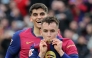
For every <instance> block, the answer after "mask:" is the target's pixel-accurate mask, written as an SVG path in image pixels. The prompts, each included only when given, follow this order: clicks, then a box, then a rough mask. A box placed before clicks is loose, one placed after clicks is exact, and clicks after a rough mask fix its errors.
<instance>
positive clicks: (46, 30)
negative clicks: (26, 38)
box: [41, 22, 59, 41]
mask: <svg viewBox="0 0 92 58" xmlns="http://www.w3.org/2000/svg"><path fill="white" fill-rule="evenodd" d="M58 32H59V29H58V26H57V25H56V23H54V22H53V23H50V24H48V23H46V22H44V23H43V24H42V26H41V34H42V36H43V38H44V39H46V40H47V41H52V39H53V38H56V36H57V34H58Z"/></svg>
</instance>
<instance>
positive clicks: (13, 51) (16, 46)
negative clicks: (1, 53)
mask: <svg viewBox="0 0 92 58" xmlns="http://www.w3.org/2000/svg"><path fill="white" fill-rule="evenodd" d="M19 33H20V32H16V33H15V34H14V35H13V37H12V39H11V43H10V45H9V47H8V49H7V53H6V56H5V58H14V57H15V56H16V55H17V54H18V53H19V50H20V37H19Z"/></svg>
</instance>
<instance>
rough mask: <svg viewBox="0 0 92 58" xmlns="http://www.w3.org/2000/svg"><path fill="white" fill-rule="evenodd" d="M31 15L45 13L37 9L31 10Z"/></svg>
mask: <svg viewBox="0 0 92 58" xmlns="http://www.w3.org/2000/svg"><path fill="white" fill-rule="evenodd" d="M33 13H46V12H45V10H43V9H42V8H39V9H33V10H32V14H33Z"/></svg>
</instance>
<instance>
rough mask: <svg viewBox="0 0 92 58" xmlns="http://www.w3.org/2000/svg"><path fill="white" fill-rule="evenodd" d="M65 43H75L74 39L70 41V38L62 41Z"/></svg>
mask: <svg viewBox="0 0 92 58" xmlns="http://www.w3.org/2000/svg"><path fill="white" fill-rule="evenodd" d="M62 41H63V42H64V43H74V42H73V41H72V39H70V38H63V40H62Z"/></svg>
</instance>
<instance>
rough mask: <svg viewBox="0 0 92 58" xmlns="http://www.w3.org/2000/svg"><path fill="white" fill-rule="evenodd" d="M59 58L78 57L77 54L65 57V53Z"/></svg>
mask: <svg viewBox="0 0 92 58" xmlns="http://www.w3.org/2000/svg"><path fill="white" fill-rule="evenodd" d="M61 58H78V55H77V54H72V55H67V54H66V53H64V55H63V56H62V57H61Z"/></svg>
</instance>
